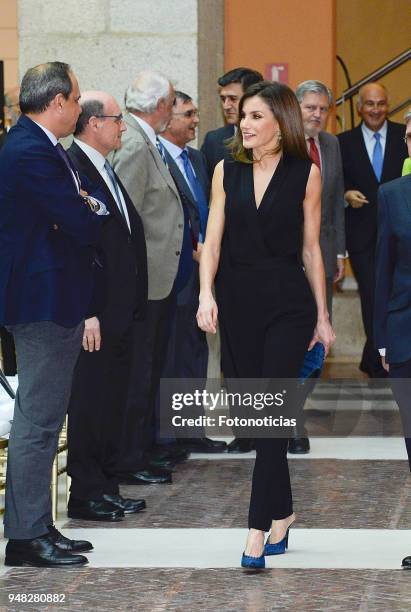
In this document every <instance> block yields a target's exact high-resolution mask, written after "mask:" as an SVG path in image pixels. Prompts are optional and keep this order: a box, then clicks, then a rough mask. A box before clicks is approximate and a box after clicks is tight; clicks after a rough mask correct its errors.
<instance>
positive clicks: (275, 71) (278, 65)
mask: <svg viewBox="0 0 411 612" xmlns="http://www.w3.org/2000/svg"><path fill="white" fill-rule="evenodd" d="M264 76H265V78H266V79H267V80H268V81H278V82H279V83H285V84H286V85H288V63H286V62H275V63H274V64H266V65H265V73H264Z"/></svg>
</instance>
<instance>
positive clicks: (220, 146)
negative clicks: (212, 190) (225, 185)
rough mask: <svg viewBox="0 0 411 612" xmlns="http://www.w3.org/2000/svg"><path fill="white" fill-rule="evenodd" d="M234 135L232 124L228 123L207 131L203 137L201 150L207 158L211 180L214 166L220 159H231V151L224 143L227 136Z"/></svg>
mask: <svg viewBox="0 0 411 612" xmlns="http://www.w3.org/2000/svg"><path fill="white" fill-rule="evenodd" d="M233 136H234V125H232V124H228V125H225V126H224V127H221V128H218V129H217V130H211V132H207V134H206V135H205V138H204V142H203V145H202V147H201V152H202V153H203V154H204V156H205V158H206V160H207V168H208V176H209V179H210V181H211V179H212V178H213V174H214V168H215V167H216V165H217V164H218V162H220V161H221V160H222V159H227V160H228V159H232V156H231V153H230V151H229V149H228V148H227V145H226V144H225V141H226V140H227V138H232V137H233Z"/></svg>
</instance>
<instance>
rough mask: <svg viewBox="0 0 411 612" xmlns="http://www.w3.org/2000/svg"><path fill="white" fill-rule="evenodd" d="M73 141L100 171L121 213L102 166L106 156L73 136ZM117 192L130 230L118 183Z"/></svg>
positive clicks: (109, 180)
mask: <svg viewBox="0 0 411 612" xmlns="http://www.w3.org/2000/svg"><path fill="white" fill-rule="evenodd" d="M74 142H75V143H76V145H77V146H78V147H80V149H81V150H82V151H83V153H84V154H85V155H87V157H88V158H89V160H90V161H91V163H92V164H93V165H94V166H95V167H96V169H97V170H98V172H99V173H100V175H101V176H102V178H103V179H104V182H105V183H106V185H107V187H108V188H109V189H110V192H111V195H112V196H113V198H114V201H115V203H116V204H117V208H118V209H119V211H120V213H121V214H122V210H121V208H120V204H119V202H118V201H117V194H116V192H115V190H114V186H113V183H112V182H111V179H110V177H109V175H108V173H107V170H106V169H105V167H104V164H105V161H106V158H105V157H104V156H103V155H102V154H101V153H100V152H99V151H97V150H96V149H94V147H90V145H88V144H86V143H85V142H83V141H82V140H79V139H77V138H74ZM118 193H119V195H120V200H121V204H122V206H123V210H124V214H125V217H126V221H127V225H128V229H129V230H130V231H131V229H130V219H129V216H128V211H127V206H126V203H125V201H124V197H123V194H122V192H121V188H120V185H119V186H118Z"/></svg>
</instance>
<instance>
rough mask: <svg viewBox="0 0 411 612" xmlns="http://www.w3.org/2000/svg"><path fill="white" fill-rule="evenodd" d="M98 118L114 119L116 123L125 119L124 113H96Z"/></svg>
mask: <svg viewBox="0 0 411 612" xmlns="http://www.w3.org/2000/svg"><path fill="white" fill-rule="evenodd" d="M94 116H95V117H97V119H114V123H121V122H122V121H123V113H120V114H119V115H94Z"/></svg>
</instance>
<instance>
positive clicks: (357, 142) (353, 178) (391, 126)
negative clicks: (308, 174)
mask: <svg viewBox="0 0 411 612" xmlns="http://www.w3.org/2000/svg"><path fill="white" fill-rule="evenodd" d="M404 134H405V126H404V125H402V124H400V123H394V122H392V121H387V141H386V144H385V151H384V162H383V167H382V175H381V181H380V182H378V180H377V177H376V176H375V173H374V170H373V167H372V164H371V162H370V158H369V157H368V153H367V149H366V146H365V142H364V137H363V134H362V129H361V124H360V125H359V126H357V127H355V128H354V129H352V130H349V131H348V132H343V133H342V134H338V140H339V142H340V148H341V156H342V162H343V173H344V188H345V191H348V190H349V189H358V190H359V191H361V192H362V193H363V194H364V195H365V196H366V197H367V200H368V201H369V203H368V204H364V206H362V207H361V208H353V207H352V206H347V208H346V209H345V232H346V246H347V250H348V252H349V253H350V252H351V253H357V252H361V251H363V250H365V249H367V248H368V246H369V245H370V244H371V243H375V240H376V235H377V190H378V187H379V185H380V184H382V183H386V182H388V181H392V180H393V179H396V178H398V177H400V176H401V171H402V165H403V163H404V159H405V158H406V157H407V156H408V152H407V147H406V145H405V143H404V140H403V139H404Z"/></svg>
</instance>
